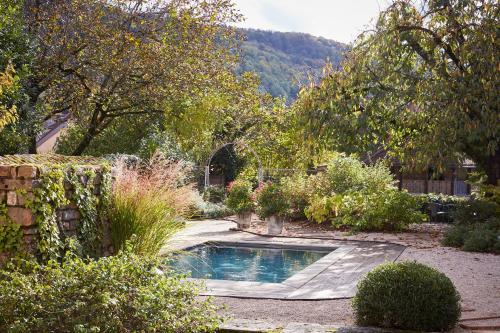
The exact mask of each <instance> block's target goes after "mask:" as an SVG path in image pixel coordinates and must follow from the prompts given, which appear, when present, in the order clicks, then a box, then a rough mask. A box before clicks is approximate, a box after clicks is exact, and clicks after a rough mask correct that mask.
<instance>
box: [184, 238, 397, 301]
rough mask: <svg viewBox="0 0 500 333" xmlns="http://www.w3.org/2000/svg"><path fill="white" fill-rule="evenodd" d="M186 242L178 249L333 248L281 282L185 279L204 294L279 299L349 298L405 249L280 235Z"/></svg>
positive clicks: (387, 244)
mask: <svg viewBox="0 0 500 333" xmlns="http://www.w3.org/2000/svg"><path fill="white" fill-rule="evenodd" d="M284 241H285V242H284ZM189 243H190V244H189V245H186V244H184V246H181V247H177V249H178V250H187V249H190V248H192V247H195V246H200V245H202V244H205V243H212V244H221V245H231V244H233V245H238V246H254V247H257V246H260V247H267V248H269V247H271V248H276V247H279V248H292V249H293V248H297V249H304V250H308V249H309V250H318V249H327V250H329V249H332V252H330V253H329V254H327V255H326V256H324V257H322V258H320V259H319V260H317V261H316V262H314V263H313V264H311V265H309V266H307V267H306V268H304V269H303V270H301V271H299V272H297V273H295V274H294V275H292V276H290V277H289V278H288V279H286V280H284V281H283V282H281V283H268V282H252V281H231V280H215V279H195V278H187V279H186V280H188V281H191V282H194V283H196V284H198V285H199V286H200V287H201V288H202V291H201V292H200V295H203V296H219V297H237V298H256V299H279V300H328V299H339V298H351V297H353V296H354V295H355V293H356V285H357V282H358V281H359V280H360V278H361V277H362V276H363V275H365V274H366V273H367V272H369V271H370V270H371V269H373V268H374V267H375V266H377V265H379V264H381V263H383V262H386V261H395V260H396V259H397V258H398V257H399V255H400V254H401V253H402V252H403V251H404V249H405V247H404V246H402V245H397V244H391V243H372V242H355V241H347V242H344V241H331V240H321V241H318V240H314V241H312V240H311V241H308V240H307V239H283V238H281V239H280V240H279V241H277V240H273V239H269V238H265V237H257V239H255V240H254V239H252V240H249V239H227V238H225V239H224V238H221V239H217V238H215V239H214V238H210V239H205V238H203V237H202V238H198V239H197V240H195V241H194V242H192V241H191V242H189Z"/></svg>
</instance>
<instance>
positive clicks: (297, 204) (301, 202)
mask: <svg viewBox="0 0 500 333" xmlns="http://www.w3.org/2000/svg"><path fill="white" fill-rule="evenodd" d="M308 180H309V179H308V177H306V176H305V175H302V174H296V175H293V176H291V177H285V178H282V179H281V182H280V184H281V188H282V190H283V194H284V195H285V197H286V198H287V200H288V202H289V205H290V214H289V215H290V218H291V219H292V220H300V219H305V218H306V215H305V209H306V208H307V205H308V202H309V201H310V195H311V190H310V186H308Z"/></svg>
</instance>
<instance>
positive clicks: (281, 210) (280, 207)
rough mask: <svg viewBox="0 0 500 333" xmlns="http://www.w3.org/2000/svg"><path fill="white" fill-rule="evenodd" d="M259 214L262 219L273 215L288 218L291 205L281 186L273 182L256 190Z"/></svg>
mask: <svg viewBox="0 0 500 333" xmlns="http://www.w3.org/2000/svg"><path fill="white" fill-rule="evenodd" d="M256 198H257V214H258V215H259V216H260V217H261V218H266V217H269V216H271V215H277V216H282V217H284V216H288V214H289V212H290V204H289V202H288V199H287V197H286V196H285V193H284V192H283V189H282V188H281V186H280V185H278V184H276V183H272V182H268V183H264V184H261V185H260V186H259V187H258V188H257V190H256Z"/></svg>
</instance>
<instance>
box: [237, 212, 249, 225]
mask: <svg viewBox="0 0 500 333" xmlns="http://www.w3.org/2000/svg"><path fill="white" fill-rule="evenodd" d="M236 217H237V219H236V224H238V228H240V229H248V228H250V225H251V223H252V212H248V213H241V214H238V215H237V216H236Z"/></svg>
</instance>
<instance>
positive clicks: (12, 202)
mask: <svg viewBox="0 0 500 333" xmlns="http://www.w3.org/2000/svg"><path fill="white" fill-rule="evenodd" d="M16 205H17V194H16V192H14V191H9V192H7V206H16Z"/></svg>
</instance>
